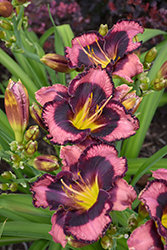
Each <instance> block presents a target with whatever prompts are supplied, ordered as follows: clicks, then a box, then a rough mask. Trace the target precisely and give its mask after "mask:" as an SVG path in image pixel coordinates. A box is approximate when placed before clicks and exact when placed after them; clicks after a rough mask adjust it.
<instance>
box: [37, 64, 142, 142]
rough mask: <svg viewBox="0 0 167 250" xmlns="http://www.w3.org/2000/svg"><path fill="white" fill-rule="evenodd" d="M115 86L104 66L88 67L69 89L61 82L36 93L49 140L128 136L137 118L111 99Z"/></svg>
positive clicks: (81, 140)
mask: <svg viewBox="0 0 167 250" xmlns="http://www.w3.org/2000/svg"><path fill="white" fill-rule="evenodd" d="M113 96H114V86H113V83H112V81H111V78H110V76H109V75H108V73H107V71H106V69H101V67H100V66H99V67H97V68H90V69H89V70H87V71H85V72H83V73H81V74H79V75H78V76H77V77H75V78H74V79H73V80H72V81H71V83H70V85H69V88H67V87H65V86H62V85H60V84H55V85H53V86H51V87H43V88H41V89H40V90H38V91H37V92H36V99H37V101H38V102H39V103H40V104H41V105H42V106H43V105H44V108H43V114H42V117H43V121H44V123H45V125H46V127H47V128H48V131H49V135H48V138H51V142H52V143H54V144H59V145H65V144H67V143H68V142H69V143H73V144H78V143H81V142H83V141H84V140H85V139H86V138H87V137H88V136H91V137H92V138H95V139H99V140H101V141H115V140H120V139H123V138H127V137H129V136H132V135H134V134H135V133H136V130H137V129H138V128H139V121H138V119H137V118H136V117H135V116H133V115H132V114H131V113H130V112H129V111H127V110H126V109H125V107H124V106H123V105H122V104H121V102H119V101H116V100H112V98H113Z"/></svg>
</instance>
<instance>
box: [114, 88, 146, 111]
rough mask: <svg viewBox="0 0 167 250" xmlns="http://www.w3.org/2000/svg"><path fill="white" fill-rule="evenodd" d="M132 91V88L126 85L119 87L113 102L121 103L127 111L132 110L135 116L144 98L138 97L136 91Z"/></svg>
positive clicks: (116, 89)
mask: <svg viewBox="0 0 167 250" xmlns="http://www.w3.org/2000/svg"><path fill="white" fill-rule="evenodd" d="M131 89H132V87H129V86H128V85H126V84H122V85H120V86H117V87H116V88H115V93H114V97H113V100H116V101H119V102H121V103H122V104H123V105H124V106H125V108H126V109H127V110H130V111H131V112H132V114H134V113H135V112H136V111H137V109H138V107H139V105H140V103H141V101H142V97H139V96H137V95H136V91H135V90H133V91H131ZM130 91H131V92H130Z"/></svg>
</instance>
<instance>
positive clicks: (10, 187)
mask: <svg viewBox="0 0 167 250" xmlns="http://www.w3.org/2000/svg"><path fill="white" fill-rule="evenodd" d="M17 187H18V184H17V183H16V182H13V183H12V184H10V186H9V190H10V191H12V192H16V191H17Z"/></svg>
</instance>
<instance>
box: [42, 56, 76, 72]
mask: <svg viewBox="0 0 167 250" xmlns="http://www.w3.org/2000/svg"><path fill="white" fill-rule="evenodd" d="M40 60H41V62H43V63H44V64H45V65H47V66H48V67H50V68H51V69H54V70H55V71H58V72H62V73H69V72H71V71H73V70H72V69H70V68H69V67H68V60H67V58H66V57H65V56H62V55H58V54H46V55H45V56H43V57H42V58H41V59H40Z"/></svg>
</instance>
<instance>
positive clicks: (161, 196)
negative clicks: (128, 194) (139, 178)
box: [139, 179, 167, 238]
mask: <svg viewBox="0 0 167 250" xmlns="http://www.w3.org/2000/svg"><path fill="white" fill-rule="evenodd" d="M139 199H140V200H141V201H142V202H143V203H144V204H145V206H146V208H147V210H148V212H149V214H150V217H151V218H152V219H153V220H155V221H156V223H157V225H158V231H159V234H160V235H161V236H163V237H165V238H167V226H166V220H165V224H164V225H163V224H162V220H163V216H164V215H165V217H166V214H167V209H166V208H167V181H165V180H162V179H160V180H158V179H155V180H153V181H150V182H149V183H148V185H147V186H146V187H145V189H144V190H143V191H141V193H140V195H139Z"/></svg>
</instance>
